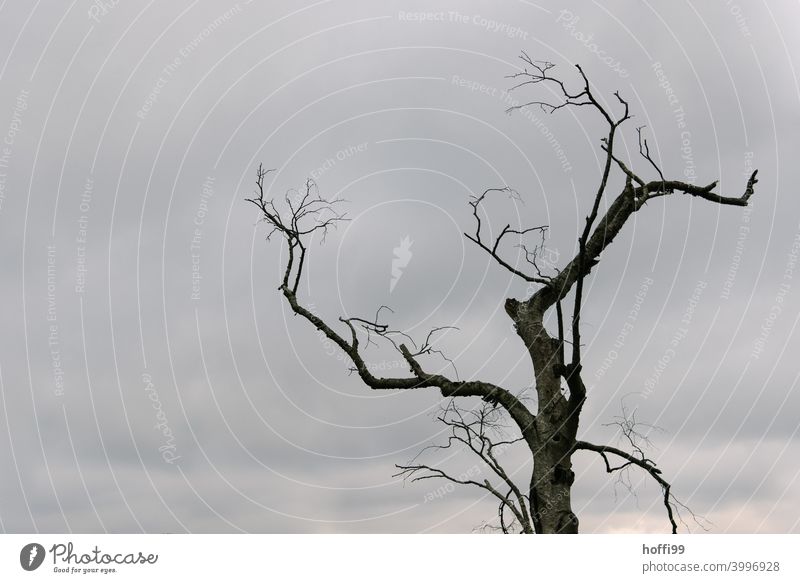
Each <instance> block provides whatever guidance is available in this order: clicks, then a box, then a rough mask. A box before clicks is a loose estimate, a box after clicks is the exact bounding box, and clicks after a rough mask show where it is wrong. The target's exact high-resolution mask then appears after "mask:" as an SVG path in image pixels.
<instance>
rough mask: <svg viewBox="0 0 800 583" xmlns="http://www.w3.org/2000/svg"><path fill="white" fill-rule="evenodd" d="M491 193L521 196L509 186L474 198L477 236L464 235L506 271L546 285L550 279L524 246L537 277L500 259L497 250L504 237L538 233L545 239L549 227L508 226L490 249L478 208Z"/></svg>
mask: <svg viewBox="0 0 800 583" xmlns="http://www.w3.org/2000/svg"><path fill="white" fill-rule="evenodd" d="M490 192H506V193H508V194H509V195H510V196H511V197H512V198H516V199H519V194H518V193H517V192H516V191H515V190H513V189H512V188H509V187H508V186H505V187H503V188H488V189H486V190H485V191H483V194H481V195H480V196H475V197H472V198H473V199H474V200H472V201H470V202H469V206H471V207H472V216H473V217H475V223H476V227H475V234H474V235H470V234H468V233H464V236H465V237H466V238H467V239H469V240H470V241H472V242H473V243H475V244H476V245H478V247H480V248H481V249H483V250H484V251H486V252H487V253H488V254H489V255H491V256H492V258H494V260H495V261H497V263H499V264H500V265H501V266H503V267H504V268H505V269H507V270H508V271H510V272H511V273H513V274H514V275H517V276H519V277H521V278H522V279H524V280H525V281H527V282H529V283H541V284H546V283H547V282H548V281H549V278H547V277H545V276H543V275H542V273H541V271H540V270H539V267H538V266H537V265H536V264H535V263H534V262H535V255H534V260H533V261H534V262H532V261H531V260H530V258H529V257H530V255H529V252H528V250H527V249H526V248H525V247H524V245H523V246H522V247H523V249H524V250H525V253H526V260H527V261H528V262H529V263H532V264H533V266H534V268H535V269H536V272H537V274H538V275H537V276H532V275H528V274H526V273H524V272H522V271H520V270H519V269H517V268H515V267H513V266H512V265H511V264H510V263H508V262H507V261H506V260H505V259H503V258H502V257H500V255H498V253H497V248H498V247H499V246H500V241H502V239H503V237H505V236H506V235H518V236H519V237H523V236H524V235H527V234H528V233H531V232H533V231H538V232H539V233H541V234H542V237H544V234H545V232H546V231H547V225H541V226H538V227H529V228H527V229H522V230H518V229H512V228H511V225H506V226H505V227H503V230H502V231H500V234H499V235H498V236H497V238H496V239H495V240H494V242H493V243H492V245H491V247H489V245H488V244H487V243H485V242H484V240H483V238H482V236H481V227H482V226H483V224H482V222H481V218H480V215H479V214H478V207H479V206H480V205H481V203H482V202H483V200H484V199H485V198H486V196H487V195H488V194H489V193H490Z"/></svg>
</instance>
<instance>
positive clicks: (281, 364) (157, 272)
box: [0, 0, 800, 533]
mask: <svg viewBox="0 0 800 583" xmlns="http://www.w3.org/2000/svg"><path fill="white" fill-rule="evenodd" d="M798 21H800V6H798V4H797V3H796V2H795V3H790V2H785V3H768V2H766V1H755V0H754V1H752V2H751V1H746V0H740V1H739V2H738V3H736V2H725V1H722V0H718V1H717V0H715V1H713V2H685V1H682V2H669V3H662V2H652V1H644V0H636V1H633V0H626V1H614V2H603V3H602V4H601V3H599V2H580V3H579V2H560V3H555V2H549V1H544V0H543V1H541V2H528V1H526V0H519V1H512V0H507V1H504V2H490V1H488V0H485V1H478V0H470V1H463V0H462V1H458V2H456V1H455V0H450V1H445V0H435V1H431V0H427V1H425V2H422V1H409V0H405V1H400V0H396V1H388V2H369V1H367V0H338V1H337V0H322V1H317V2H308V1H303V2H290V1H288V0H271V1H270V2H263V3H262V2H246V1H244V0H241V1H240V2H238V3H234V2H224V1H223V2H219V1H218V2H211V1H202V0H195V1H188V0H177V1H173V2H159V3H156V2H154V1H151V2H144V1H125V2H111V1H106V2H102V1H100V0H98V1H97V2H94V1H90V0H75V1H73V2H71V3H66V2H64V3H61V2H58V3H56V2H41V1H37V2H25V1H22V0H10V1H5V2H2V3H0V141H2V142H3V143H0V233H2V235H1V236H2V240H3V245H2V247H0V255H1V256H2V264H0V265H1V266H2V267H1V269H2V278H0V289H2V299H3V309H2V312H1V315H0V318H2V324H0V325H1V326H2V331H3V333H2V336H0V397H1V399H0V407H1V408H2V415H0V469H1V470H2V475H3V476H4V478H3V480H0V530H3V531H5V532H33V531H44V532H64V531H76V532H94V531H101V532H102V531H108V532H140V531H144V532H187V531H188V532H238V531H247V532H469V531H471V530H472V529H473V528H475V527H477V526H479V525H480V524H482V523H483V522H485V521H487V520H491V519H492V518H493V517H494V515H495V512H496V507H495V504H494V503H493V502H492V501H491V500H488V499H486V498H485V497H484V496H483V495H482V492H473V491H470V490H468V489H456V490H454V491H449V488H448V491H444V490H437V489H438V488H439V487H440V486H442V484H437V483H435V482H433V481H423V482H420V483H414V484H412V483H409V482H406V483H403V481H402V480H401V479H399V478H393V477H392V475H393V474H394V473H395V468H394V465H395V464H401V463H405V462H407V461H408V460H409V459H411V458H412V457H413V456H414V455H415V454H416V453H417V452H418V451H419V450H420V449H421V448H422V447H424V446H426V445H429V444H431V443H434V442H436V441H437V440H441V439H442V438H443V434H442V427H441V426H440V425H438V424H437V423H435V422H434V420H433V415H434V414H435V413H436V412H437V410H438V407H439V406H440V405H441V397H440V396H439V395H438V394H437V393H436V392H435V391H433V390H429V391H414V392H408V393H386V394H375V393H372V392H370V391H369V389H367V388H366V387H365V386H364V385H363V384H362V383H361V382H360V381H359V380H358V378H356V377H355V376H351V375H349V374H348V365H347V363H346V362H345V361H344V360H343V359H342V355H341V354H340V353H338V352H337V351H335V350H333V349H332V348H331V347H330V346H329V345H327V344H326V343H324V342H322V341H320V339H319V338H318V336H317V334H316V331H315V330H313V328H312V327H311V326H309V325H308V324H307V322H305V321H302V320H300V319H299V318H295V317H293V316H292V314H291V311H290V310H289V309H288V308H287V306H286V305H285V304H284V302H283V301H282V296H281V295H280V293H279V292H278V291H277V286H278V283H279V278H280V274H281V269H282V265H283V261H284V260H285V257H284V256H283V255H282V251H283V250H282V249H281V246H280V244H279V242H278V241H277V240H273V241H272V242H269V243H267V242H266V241H265V235H266V234H267V231H266V230H265V229H264V225H263V224H259V223H258V215H257V213H256V212H255V211H256V209H255V208H254V207H252V206H251V205H249V204H248V203H246V202H244V200H243V199H244V197H245V196H246V195H249V194H251V192H252V188H253V182H254V179H255V171H256V168H257V166H258V164H259V163H260V162H263V163H264V164H265V166H267V167H269V168H275V169H276V172H274V173H272V174H270V175H269V181H268V184H269V186H270V189H271V191H272V193H273V194H276V195H283V193H284V192H286V191H287V190H289V189H291V188H298V187H300V186H301V185H302V184H303V181H304V180H305V179H306V178H307V177H313V178H314V179H315V180H316V182H317V184H318V185H319V189H320V192H321V193H322V194H323V196H326V197H333V196H337V195H338V196H341V197H342V198H345V199H347V200H348V201H349V202H348V205H347V212H348V215H349V216H350V217H351V219H352V220H351V221H350V222H348V223H346V224H345V225H343V226H342V227H340V228H339V229H338V230H337V231H336V232H332V233H331V234H330V236H329V237H328V239H327V241H326V242H325V244H324V245H317V244H316V243H315V244H314V245H312V251H311V259H310V263H309V265H308V270H307V274H306V275H307V278H306V280H305V281H304V283H303V286H302V291H301V296H302V299H303V300H304V301H305V302H307V303H309V304H311V305H313V308H314V310H315V312H316V313H318V314H320V315H321V316H323V317H325V318H326V319H328V320H329V321H332V322H335V321H336V319H337V318H338V316H339V315H351V316H352V315H371V314H374V312H375V310H376V309H377V308H378V306H380V305H382V304H387V305H390V306H391V307H392V308H393V309H394V314H392V315H391V316H390V317H391V323H392V324H393V326H396V327H398V328H402V329H405V330H408V331H409V332H410V333H412V334H416V335H420V334H424V331H425V330H427V329H429V328H431V327H434V326H446V325H451V326H457V327H458V328H459V330H458V331H451V332H448V333H447V334H446V335H445V336H444V337H443V338H442V344H441V347H442V348H443V349H445V350H446V351H447V353H448V355H449V356H450V357H451V358H453V360H454V361H455V363H456V366H457V367H458V372H459V374H460V375H461V377H463V378H480V379H482V380H487V381H492V382H496V383H499V384H502V385H503V386H505V387H507V388H509V389H513V390H515V391H520V390H522V389H524V388H526V387H529V386H530V385H531V382H532V369H531V366H530V363H529V362H528V361H526V359H525V354H524V349H523V346H522V345H521V344H520V342H519V340H518V338H517V336H516V335H515V334H514V333H513V331H512V330H511V322H510V321H509V320H508V318H507V316H506V315H505V313H504V311H503V309H502V306H503V301H504V299H505V298H507V297H524V296H525V295H526V293H528V290H527V289H526V285H525V284H524V283H522V282H520V281H518V280H514V279H513V278H512V277H510V276H509V275H508V274H507V273H506V272H503V271H502V270H501V269H500V268H499V267H498V266H497V265H495V264H492V263H491V262H490V261H489V260H488V259H487V257H486V256H485V255H482V254H481V253H480V252H479V251H480V250H479V249H477V248H475V247H474V246H471V244H470V242H469V241H468V240H466V239H465V238H464V236H463V235H462V232H463V231H464V230H471V229H472V228H473V224H472V222H471V220H472V218H471V214H470V208H469V206H468V205H467V200H468V197H469V196H470V195H471V194H475V193H476V192H477V193H479V192H482V191H483V190H484V189H486V188H489V187H494V186H503V185H509V186H511V187H513V188H515V189H516V190H517V191H519V193H520V195H521V198H522V199H523V200H524V204H517V205H515V204H514V203H513V201H508V200H502V199H499V198H498V199H497V202H498V205H497V207H496V208H493V209H492V214H491V218H490V224H491V226H492V228H494V229H500V228H502V226H503V225H505V224H506V222H513V223H514V224H517V223H520V222H521V223H522V224H525V225H527V226H530V225H540V224H548V225H550V233H549V239H548V241H547V247H548V249H549V250H550V256H551V258H552V259H553V260H556V259H557V260H558V261H556V265H559V264H561V265H563V263H564V262H565V261H566V260H567V259H568V258H569V257H571V255H572V254H573V253H574V251H575V244H576V237H577V233H578V229H579V228H581V227H582V224H583V217H584V216H585V214H586V213H587V210H588V205H589V204H590V200H591V197H592V195H593V189H595V188H596V186H597V181H598V177H599V164H600V162H601V159H600V155H601V154H602V152H601V151H600V149H599V146H600V138H601V137H602V135H603V134H602V130H603V126H602V124H601V123H600V122H601V120H598V119H596V118H595V117H593V116H592V114H591V112H590V111H588V110H586V109H585V108H583V109H582V110H561V111H558V112H556V113H554V114H553V115H547V114H545V113H543V112H542V111H541V110H539V109H531V110H529V111H527V112H526V111H522V112H520V111H518V112H515V113H513V114H511V115H507V114H506V113H505V109H506V108H508V107H509V106H511V105H513V104H514V101H512V100H514V99H516V100H519V101H525V100H530V99H534V98H535V97H536V96H537V94H536V92H535V91H534V90H532V89H523V90H519V91H517V92H515V93H513V94H512V95H511V96H509V95H508V94H507V93H506V90H507V89H508V88H510V87H511V85H512V82H511V81H510V80H509V79H507V78H506V76H507V75H509V74H511V73H513V72H514V71H515V70H517V67H518V66H519V61H518V60H517V56H518V55H519V53H520V51H521V50H525V51H527V52H528V53H529V54H530V55H531V56H532V57H533V58H536V59H542V60H548V61H552V62H553V63H556V64H557V65H558V69H556V70H557V71H558V72H560V74H561V75H562V76H563V78H564V79H565V80H567V82H568V83H570V84H571V86H575V85H574V84H575V83H576V82H577V80H576V78H575V72H574V69H573V68H572V67H571V64H573V63H579V64H581V65H582V67H583V68H584V70H585V71H586V73H587V75H588V76H589V77H590V78H591V80H592V83H593V84H594V88H595V91H596V94H597V95H598V96H602V98H603V99H604V100H605V102H606V103H607V104H608V105H609V107H618V105H617V104H616V101H615V99H614V97H613V92H614V91H615V90H619V91H620V92H621V94H622V95H623V96H624V97H625V98H626V99H627V100H628V101H629V102H630V104H631V109H632V113H633V114H634V116H635V118H634V119H633V120H631V122H628V125H627V127H625V131H624V141H623V143H622V144H621V145H620V147H621V149H620V152H621V155H623V156H624V157H625V158H626V159H628V160H632V163H633V164H635V166H636V168H637V169H638V170H639V171H640V173H643V174H644V173H647V172H648V171H649V170H648V168H646V166H645V165H644V164H642V161H641V160H640V159H637V157H636V156H634V153H635V152H636V132H635V128H636V126H638V125H646V126H647V129H646V132H647V135H648V136H650V138H649V139H650V143H651V147H652V148H653V150H654V153H655V156H656V158H657V159H658V160H659V162H660V164H661V165H662V167H663V168H664V169H665V171H666V173H667V174H668V176H669V177H674V178H678V179H686V180H693V181H695V182H696V183H698V184H707V183H710V182H712V181H714V180H718V179H719V180H720V184H721V186H720V189H721V191H722V192H724V193H726V194H728V195H730V196H734V195H739V194H740V193H741V192H742V190H743V188H744V184H745V182H746V180H747V176H749V173H750V172H751V171H752V169H753V168H758V169H759V178H760V182H759V184H758V187H757V192H756V195H755V196H754V197H753V199H752V200H751V203H752V204H751V205H750V207H748V208H746V209H742V208H739V207H727V206H726V207H723V206H718V205H714V204H710V203H708V202H707V201H703V200H699V199H689V198H688V197H679V196H675V197H672V198H667V199H658V200H656V201H653V202H651V203H650V204H649V205H648V207H647V208H645V209H643V211H642V212H640V213H637V214H636V215H635V216H634V217H633V219H632V220H631V221H630V222H629V224H627V225H626V227H625V229H624V231H623V233H622V234H621V236H620V237H619V238H618V240H616V241H615V242H614V244H613V245H612V246H611V247H610V248H609V250H608V251H607V252H606V253H605V254H604V256H603V260H602V263H601V265H600V268H599V269H598V270H596V271H595V272H594V274H593V275H592V277H591V279H590V282H589V286H590V287H589V291H588V296H587V299H586V310H585V314H584V335H585V337H584V340H585V342H586V344H587V346H586V349H585V357H584V369H585V371H586V379H587V383H588V384H590V385H591V388H590V392H589V400H588V402H587V405H586V408H585V410H584V413H583V417H582V421H583V427H582V430H581V435H582V436H584V437H585V438H587V439H590V440H593V441H607V442H614V441H615V440H616V439H617V436H616V435H615V434H614V432H613V430H612V428H609V427H606V426H604V424H606V423H609V422H611V421H613V419H614V417H615V416H616V415H619V414H620V411H621V403H624V404H625V405H626V406H627V407H629V408H631V409H633V408H635V409H636V411H637V417H638V418H639V419H640V420H642V421H646V422H648V423H651V424H654V425H657V426H658V427H660V428H663V432H656V433H653V435H651V437H652V440H653V450H652V452H651V455H652V457H654V458H655V459H656V460H657V461H658V463H659V465H660V467H662V468H663V470H664V472H665V475H668V476H669V477H671V479H672V481H673V485H674V492H675V493H676V495H677V496H678V497H679V498H680V499H681V500H682V501H683V502H685V503H686V504H687V505H689V506H690V507H691V508H692V509H693V510H694V511H695V512H696V513H697V514H698V515H701V516H703V517H704V518H705V519H706V520H707V521H708V522H707V523H705V524H706V526H707V528H709V529H710V530H711V531H712V532H777V533H786V532H798V531H800V523H799V522H798V514H797V508H798V507H800V478H799V476H798V473H800V466H798V464H797V460H798V459H800V437H799V436H798V415H799V414H800V391H798V366H797V354H798V353H800V333H798V330H797V324H798V320H799V319H800V309H798V298H799V297H800V289H798V288H800V265H798V263H797V258H798V252H799V251H800V193H798V191H797V184H800V167H799V166H798V164H797V155H798V152H800V85H799V84H798V76H797V71H796V66H797V65H798V60H799V59H798V58H799V57H800V39H798V35H797V34H796V23H797V22H798ZM541 95H542V94H541V93H539V94H538V96H541ZM621 184H622V182H621V179H620V177H619V176H616V177H615V179H614V183H613V187H614V188H613V189H612V191H614V190H618V189H619V187H620V186H621ZM404 240H406V242H405V243H403V241H404ZM396 249H401V251H395V250H396ZM403 249H404V250H403ZM509 252H513V248H509ZM397 254H403V255H405V256H406V259H407V260H403V261H401V262H400V263H401V264H399V265H400V266H399V270H400V275H399V276H398V275H397V274H396V273H395V275H394V276H393V274H392V268H393V263H392V262H393V259H394V258H395V256H396V255H397ZM559 262H560V263H559ZM393 280H394V281H393ZM632 311H633V313H634V314H635V315H634V316H633V317H631V313H632ZM626 322H629V323H631V324H632V325H631V326H628V327H627V328H626V327H625V324H626ZM623 330H624V331H625V332H624V333H623ZM620 335H621V336H620ZM676 335H677V336H676ZM620 338H621V340H620ZM615 342H616V345H615ZM793 355H794V356H793ZM367 356H368V361H369V362H370V364H371V365H372V366H374V367H376V368H377V370H386V373H385V374H387V375H389V374H392V373H393V372H395V373H397V372H399V371H401V370H402V369H400V368H399V366H400V364H399V363H398V362H397V357H398V355H394V354H392V353H391V352H384V351H381V350H377V349H373V350H372V351H371V352H368V353H367ZM659 363H661V364H659ZM522 453H523V452H514V451H510V452H508V454H506V455H507V458H506V464H507V466H508V468H509V469H510V470H511V471H512V472H515V475H516V476H518V477H519V479H520V480H521V481H522V482H523V483H526V482H527V477H526V476H527V475H528V472H529V470H530V468H529V467H528V466H527V465H526V463H527V461H526V459H525V456H524V455H522ZM791 460H795V461H794V462H793V461H791ZM447 463H448V464H451V465H450V466H449V467H452V468H455V469H456V470H459V469H460V471H468V470H469V469H470V468H471V467H473V465H474V464H475V461H474V460H471V459H469V458H468V457H466V456H460V457H459V456H456V457H455V458H453V459H450V460H448V461H447ZM575 464H576V473H577V479H576V484H575V493H574V506H575V508H576V511H577V513H578V515H579V517H580V519H581V528H582V530H583V531H585V532H631V531H658V532H661V531H664V530H666V527H667V524H666V518H665V517H664V516H663V513H662V510H663V508H662V507H661V506H660V501H659V492H658V489H657V487H656V486H655V484H652V483H648V482H647V481H646V480H643V479H640V476H637V475H635V474H631V479H632V482H633V486H634V489H635V491H636V493H637V494H638V499H637V498H635V497H633V496H631V495H630V494H629V493H628V491H627V490H626V489H625V488H624V487H622V486H620V485H618V484H617V485H615V483H614V480H613V478H611V479H610V478H609V477H608V476H607V475H606V473H605V471H604V468H603V466H602V463H601V460H599V459H594V458H593V457H592V456H591V455H589V454H580V455H577V456H576V457H575ZM434 492H438V493H439V494H441V493H442V492H443V493H444V495H441V496H432V493H434ZM432 497H434V498H435V499H434V500H433V501H430V499H431V498H432ZM690 524H691V523H690ZM692 526H693V527H694V530H699V529H698V528H697V527H696V526H694V525H693V524H692Z"/></svg>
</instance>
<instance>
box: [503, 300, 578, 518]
mask: <svg viewBox="0 0 800 583" xmlns="http://www.w3.org/2000/svg"><path fill="white" fill-rule="evenodd" d="M506 311H507V312H508V314H509V316H511V319H512V320H513V321H514V323H515V327H516V331H517V334H518V335H519V336H520V337H521V338H522V340H523V341H524V342H525V345H526V346H527V348H528V352H529V353H530V356H531V361H532V363H533V369H534V375H535V378H536V393H537V395H538V407H537V415H536V421H535V423H534V425H533V427H532V428H530V429H529V430H528V431H527V432H526V434H525V439H526V442H527V443H528V446H529V447H530V449H531V452H532V454H533V475H532V477H531V484H530V505H531V513H532V514H533V522H534V526H535V529H536V532H537V533H545V534H576V533H577V532H578V518H577V516H575V513H574V512H572V505H571V499H570V492H571V490H572V483H573V482H574V480H575V473H574V472H573V471H572V462H571V456H572V452H573V450H574V446H575V439H576V433H577V427H578V415H579V413H580V405H582V402H583V400H582V398H581V399H580V402H579V403H578V405H579V406H578V407H577V408H576V407H575V404H574V403H573V400H572V399H568V398H567V396H566V395H565V393H564V390H563V389H562V385H561V379H562V374H561V371H563V370H564V363H563V362H562V357H561V354H562V352H561V350H560V346H559V341H558V340H557V339H555V338H552V337H551V336H550V335H549V334H548V333H547V331H546V330H545V328H544V325H543V323H542V314H541V313H540V312H538V311H537V310H535V309H533V308H532V307H531V305H530V304H529V303H522V302H518V301H517V300H513V299H512V300H508V301H507V302H506Z"/></svg>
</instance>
